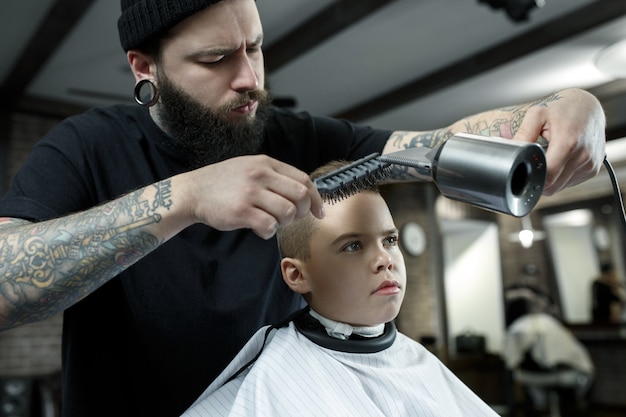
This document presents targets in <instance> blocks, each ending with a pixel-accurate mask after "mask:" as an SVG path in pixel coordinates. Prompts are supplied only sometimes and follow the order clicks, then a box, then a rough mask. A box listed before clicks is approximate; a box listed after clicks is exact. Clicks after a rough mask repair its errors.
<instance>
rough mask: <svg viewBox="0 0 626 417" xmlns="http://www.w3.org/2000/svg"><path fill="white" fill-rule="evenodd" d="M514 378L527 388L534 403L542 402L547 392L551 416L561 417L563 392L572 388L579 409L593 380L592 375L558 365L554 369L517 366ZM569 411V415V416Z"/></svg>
mask: <svg viewBox="0 0 626 417" xmlns="http://www.w3.org/2000/svg"><path fill="white" fill-rule="evenodd" d="M513 380H514V381H515V382H517V383H518V384H519V385H521V386H522V387H524V388H526V393H527V395H528V396H530V397H531V399H532V400H533V403H534V404H537V403H538V402H539V403H540V402H542V401H541V400H542V399H540V398H538V397H540V396H541V395H543V394H545V397H546V398H545V405H546V407H547V409H548V412H549V415H550V417H561V416H562V414H561V397H560V396H561V394H560V393H561V392H563V390H566V389H567V390H570V392H571V393H573V398H572V400H573V401H574V402H575V403H574V404H569V405H570V406H572V407H575V408H576V409H577V410H578V411H579V410H580V408H581V402H582V400H583V399H584V397H585V396H586V394H587V392H588V391H589V387H590V385H591V382H592V378H591V376H589V375H587V374H585V373H582V372H580V371H578V370H575V369H571V368H560V367H557V368H556V369H553V370H528V369H523V368H517V369H514V370H513ZM569 415H570V414H569V413H568V417H569Z"/></svg>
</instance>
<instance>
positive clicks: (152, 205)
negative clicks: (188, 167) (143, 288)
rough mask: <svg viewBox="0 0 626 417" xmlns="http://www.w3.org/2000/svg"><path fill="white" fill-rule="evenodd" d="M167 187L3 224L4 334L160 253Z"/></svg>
mask: <svg viewBox="0 0 626 417" xmlns="http://www.w3.org/2000/svg"><path fill="white" fill-rule="evenodd" d="M170 185H171V181H170V180H166V181H163V182H161V183H157V184H155V185H153V186H150V187H146V188H144V189H142V190H140V191H136V192H133V193H131V194H129V195H127V196H125V197H122V198H120V199H118V200H115V201H111V202H109V203H107V204H105V205H103V206H98V207H95V208H93V209H91V210H87V211H84V212H81V213H76V214H73V215H71V216H68V217H63V218H58V219H54V220H49V221H45V222H40V223H31V222H27V221H25V220H20V219H10V218H5V219H0V329H6V328H10V327H15V326H19V325H21V324H25V323H29V322H33V321H37V320H42V319H45V318H48V317H50V316H52V315H54V314H56V313H58V312H60V311H62V310H63V309H65V308H67V307H69V306H71V305H72V304H74V303H75V302H77V301H78V300H80V299H81V298H83V297H84V296H86V295H88V294H89V293H91V292H92V291H94V290H95V289H97V288H98V287H100V286H101V285H102V284H104V283H105V282H107V281H108V280H109V279H111V278H112V277H114V276H115V275H117V274H119V273H120V272H122V271H123V270H124V269H126V268H128V267H129V266H130V265H132V264H133V263H135V262H136V261H137V260H139V259H140V258H141V257H143V256H145V255H146V254H147V253H149V252H150V251H152V250H153V249H155V248H156V247H157V246H158V245H159V244H160V243H161V242H162V241H163V240H164V239H166V238H167V234H166V233H163V231H159V230H158V229H156V228H155V227H154V225H156V224H158V223H160V222H161V221H162V219H163V215H164V214H165V213H166V212H167V211H168V210H169V209H170V208H171V205H172V200H171V193H170Z"/></svg>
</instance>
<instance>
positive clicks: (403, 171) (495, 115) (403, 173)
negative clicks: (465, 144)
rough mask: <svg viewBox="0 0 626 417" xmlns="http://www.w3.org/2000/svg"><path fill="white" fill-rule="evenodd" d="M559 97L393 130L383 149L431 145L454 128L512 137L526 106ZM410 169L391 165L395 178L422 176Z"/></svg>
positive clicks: (475, 132)
mask: <svg viewBox="0 0 626 417" xmlns="http://www.w3.org/2000/svg"><path fill="white" fill-rule="evenodd" d="M560 99H561V96H560V95H559V94H558V93H557V94H553V95H551V96H548V97H544V98H542V99H539V100H536V101H533V102H530V103H526V104H521V105H519V106H511V107H504V108H501V109H497V110H492V111H488V112H484V113H479V114H477V115H474V116H470V117H467V118H464V119H462V120H460V121H458V122H456V123H454V124H452V125H450V127H448V128H445V129H437V130H430V131H425V132H409V131H395V132H393V133H392V134H391V136H390V137H389V140H388V141H387V145H386V146H385V152H396V151H401V150H404V149H408V148H413V147H427V148H434V147H436V146H437V145H439V144H441V143H443V142H445V141H446V140H448V139H449V138H450V137H452V136H453V135H454V134H455V133H457V132H464V133H471V134H475V135H482V136H497V137H503V138H512V137H513V136H515V133H516V132H517V131H518V130H519V128H520V126H521V124H522V122H523V120H524V117H525V116H526V111H527V110H528V109H530V108H531V107H535V106H541V107H547V106H549V105H550V103H552V102H554V101H558V100H560ZM412 172H413V169H412V168H409V167H405V166H401V165H393V167H392V172H391V177H392V178H393V179H394V180H396V181H411V180H416V179H419V178H421V177H418V176H416V175H413V174H412Z"/></svg>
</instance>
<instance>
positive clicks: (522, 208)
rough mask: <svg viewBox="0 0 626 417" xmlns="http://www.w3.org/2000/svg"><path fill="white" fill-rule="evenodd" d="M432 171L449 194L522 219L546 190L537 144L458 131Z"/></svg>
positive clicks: (436, 180) (456, 198)
mask: <svg viewBox="0 0 626 417" xmlns="http://www.w3.org/2000/svg"><path fill="white" fill-rule="evenodd" d="M434 172H435V174H434V177H433V178H434V181H435V183H436V184H437V187H438V188H439V190H440V191H441V193H442V194H443V195H445V196H446V197H448V198H452V199H455V200H460V201H465V202H468V203H470V204H474V205H477V206H480V207H483V208H486V209H491V210H495V211H499V212H502V213H506V214H511V215H513V216H515V217H523V216H525V215H527V214H528V213H529V212H530V211H531V210H532V209H533V208H534V207H535V205H536V204H537V202H538V201H539V198H540V197H541V193H542V192H543V186H544V183H545V180H546V158H545V154H544V151H543V149H542V148H541V147H540V146H539V145H537V144H534V143H527V142H520V141H514V140H509V139H502V138H492V137H484V136H477V135H469V134H457V135H454V136H453V137H451V138H450V139H448V140H447V141H446V142H445V143H444V144H443V145H442V147H441V149H440V151H439V152H438V155H437V157H436V167H435V171H434Z"/></svg>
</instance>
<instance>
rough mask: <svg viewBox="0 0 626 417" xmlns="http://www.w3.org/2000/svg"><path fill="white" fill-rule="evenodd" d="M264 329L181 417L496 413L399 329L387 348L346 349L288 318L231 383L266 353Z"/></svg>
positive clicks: (451, 416)
mask: <svg viewBox="0 0 626 417" xmlns="http://www.w3.org/2000/svg"><path fill="white" fill-rule="evenodd" d="M267 329H268V327H264V328H262V329H261V330H259V331H258V332H257V333H256V334H255V335H254V336H253V337H252V338H251V339H250V341H249V342H248V343H247V344H246V345H245V346H244V348H243V349H242V350H241V352H240V353H239V354H238V355H237V356H236V357H235V359H234V360H233V361H232V362H231V363H230V365H229V366H228V367H227V368H226V369H225V370H224V372H222V374H221V375H220V376H219V377H218V378H217V379H216V380H215V381H214V382H213V383H212V384H211V385H210V386H209V387H208V388H207V389H206V390H205V392H204V393H203V394H202V395H201V396H200V397H199V398H198V399H197V400H196V402H195V403H194V404H193V405H192V406H191V407H190V408H189V409H188V410H187V411H186V412H185V413H184V414H183V416H184V417H199V416H211V417H214V416H267V417H277V416H288V417H293V416H298V417H305V416H324V417H325V416H332V417H336V416H356V417H366V416H377V417H392V416H411V417H419V416H428V417H430V416H444V417H455V416H458V417H472V416H481V417H483V416H494V417H495V416H497V414H496V413H495V412H494V411H493V410H492V409H491V408H490V407H489V406H488V405H487V404H485V403H484V402H483V401H482V400H481V399H480V398H478V397H477V396H476V394H474V393H473V392H472V391H471V390H470V389H469V388H468V387H467V386H465V385H464V384H463V383H462V382H461V381H460V380H459V379H458V378H457V377H456V376H455V375H454V374H453V373H452V372H451V371H450V370H448V369H447V368H446V367H445V366H444V365H443V364H442V363H441V362H440V361H439V360H438V359H437V358H436V357H435V356H434V355H433V354H432V353H430V352H429V351H428V350H427V349H425V348H424V347H423V346H422V345H420V344H419V343H417V342H416V341H414V340H412V339H410V338H408V337H407V336H405V335H403V334H401V333H399V332H396V331H395V327H392V331H393V334H395V340H394V339H393V337H392V338H391V339H390V340H393V343H392V344H391V345H390V346H389V347H387V348H384V349H383V350H381V351H379V352H376V353H347V352H341V351H337V350H333V349H328V348H324V347H321V346H319V345H318V344H316V343H314V342H312V341H311V340H309V338H307V337H305V336H304V335H303V334H302V333H301V332H300V331H299V330H298V329H296V327H295V325H294V323H293V322H290V323H289V326H288V327H283V328H280V329H278V330H272V332H271V333H270V336H269V338H268V340H267V342H266V343H265V347H263V350H262V354H261V355H260V356H259V357H258V359H257V360H256V361H255V362H254V364H253V365H252V366H250V367H248V368H247V369H245V371H243V372H242V373H240V374H239V375H238V376H237V377H236V378H234V379H232V380H230V381H229V378H230V377H231V376H232V375H234V374H235V373H236V372H237V371H238V370H240V369H241V368H242V367H244V366H245V365H246V364H247V363H249V361H250V360H252V359H253V358H254V356H255V355H257V354H258V352H259V351H260V350H261V348H262V346H263V341H264V338H265V333H266V330H267ZM327 337H330V336H327ZM368 342H369V341H365V343H368ZM390 343H391V342H390Z"/></svg>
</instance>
